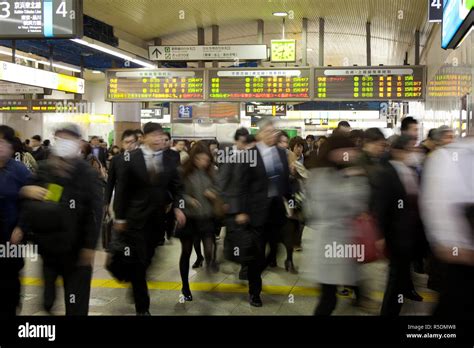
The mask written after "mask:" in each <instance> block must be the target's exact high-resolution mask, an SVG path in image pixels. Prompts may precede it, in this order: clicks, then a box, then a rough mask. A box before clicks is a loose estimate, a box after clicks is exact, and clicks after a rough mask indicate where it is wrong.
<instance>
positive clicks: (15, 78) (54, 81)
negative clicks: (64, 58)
mask: <svg viewBox="0 0 474 348" xmlns="http://www.w3.org/2000/svg"><path fill="white" fill-rule="evenodd" d="M0 80H4V81H9V82H14V83H20V84H24V85H30V86H36V87H42V88H50V89H55V90H58V91H63V92H69V93H77V94H84V91H85V81H84V79H81V78H79V77H74V76H69V75H63V74H57V73H54V72H51V71H47V70H41V69H35V68H30V67H27V66H23V65H19V64H13V63H8V62H0Z"/></svg>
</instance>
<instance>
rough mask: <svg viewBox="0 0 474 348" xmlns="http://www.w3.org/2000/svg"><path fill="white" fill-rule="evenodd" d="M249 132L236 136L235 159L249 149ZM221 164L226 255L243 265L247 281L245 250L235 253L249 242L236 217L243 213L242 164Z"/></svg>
mask: <svg viewBox="0 0 474 348" xmlns="http://www.w3.org/2000/svg"><path fill="white" fill-rule="evenodd" d="M248 135H249V131H248V130H247V129H246V128H239V129H237V131H236V132H235V135H234V146H233V147H232V150H231V151H232V155H231V156H233V157H234V158H237V156H239V153H240V154H242V153H244V151H245V150H246V148H247V136H248ZM217 159H218V162H219V171H218V176H217V188H218V190H219V192H220V194H221V197H222V200H223V201H224V204H225V211H226V217H225V225H226V236H225V240H224V254H225V257H226V258H227V259H228V260H231V261H235V262H238V263H240V264H242V269H241V270H240V273H239V279H242V280H247V279H248V277H247V266H246V264H245V259H246V257H247V255H245V251H244V250H240V252H239V254H238V255H236V254H235V253H234V250H235V248H236V247H237V248H239V249H243V248H245V245H247V244H248V243H247V240H246V239H244V238H242V237H244V236H245V233H241V231H242V226H240V225H237V224H236V222H235V216H236V214H238V213H239V212H241V211H242V209H243V208H241V207H240V203H241V202H242V200H241V197H240V194H241V193H240V188H239V185H240V182H241V181H242V166H243V165H244V164H242V163H235V162H236V161H233V160H232V157H231V158H225V159H224V160H223V161H220V158H219V156H218V158H217Z"/></svg>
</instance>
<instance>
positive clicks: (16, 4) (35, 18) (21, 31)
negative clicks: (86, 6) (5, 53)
mask: <svg viewBox="0 0 474 348" xmlns="http://www.w3.org/2000/svg"><path fill="white" fill-rule="evenodd" d="M83 25H84V24H83V0H33V1H21V0H2V1H0V38H1V39H4V40H6V39H10V40H21V39H23V40H31V39H48V40H49V39H73V38H80V37H82V36H83V30H84V29H83Z"/></svg>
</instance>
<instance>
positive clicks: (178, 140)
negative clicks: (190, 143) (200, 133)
mask: <svg viewBox="0 0 474 348" xmlns="http://www.w3.org/2000/svg"><path fill="white" fill-rule="evenodd" d="M180 141H182V142H184V144H186V140H184V139H174V140H173V145H176V144H177V143H179V142H180Z"/></svg>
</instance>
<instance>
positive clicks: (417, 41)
mask: <svg viewBox="0 0 474 348" xmlns="http://www.w3.org/2000/svg"><path fill="white" fill-rule="evenodd" d="M415 65H420V31H419V30H417V31H415Z"/></svg>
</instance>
